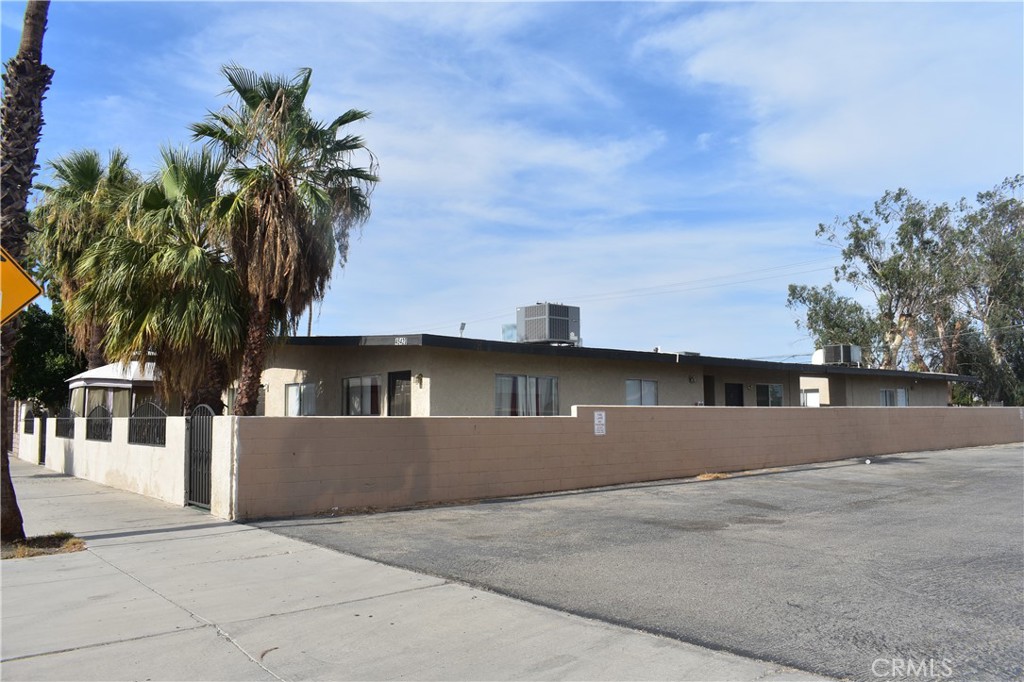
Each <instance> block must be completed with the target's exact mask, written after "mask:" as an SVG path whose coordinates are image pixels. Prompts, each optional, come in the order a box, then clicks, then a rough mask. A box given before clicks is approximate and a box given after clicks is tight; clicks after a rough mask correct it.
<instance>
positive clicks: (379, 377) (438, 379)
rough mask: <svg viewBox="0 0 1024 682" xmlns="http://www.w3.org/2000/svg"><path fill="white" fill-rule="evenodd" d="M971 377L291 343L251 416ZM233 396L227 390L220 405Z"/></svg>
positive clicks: (675, 396)
mask: <svg viewBox="0 0 1024 682" xmlns="http://www.w3.org/2000/svg"><path fill="white" fill-rule="evenodd" d="M966 380H970V378H969V377H962V376H958V375H950V374H934V373H921V372H905V371H889V370H877V369H867V368H863V367H857V366H843V365H821V364H796V363H784V362H766V361H759V360H741V359H735V358H721V357H711V356H705V355H699V354H696V353H663V352H643V351H628V350H615V349H607V348H586V347H580V346H578V345H572V344H537V343H511V342H506V341H488V340H481V339H466V338H461V337H451V336H437V335H433V334H413V335H405V336H313V337H293V338H290V339H288V341H287V343H285V344H282V345H280V346H278V347H276V348H275V349H273V350H272V351H271V353H270V354H269V358H268V361H267V364H266V369H265V370H264V372H263V378H262V384H263V392H262V396H261V398H262V399H261V401H260V407H259V410H258V414H261V415H266V416H299V415H351V416H354V415H362V416H371V415H382V416H384V415H386V416H416V417H425V416H532V415H568V414H570V411H571V408H572V406H573V405H663V406H684V405H691V406H692V405H709V406H747V407H752V406H763V407H775V406H780V407H781V406H785V407H799V406H809V407H815V406H850V407H854V406H861V407H863V406H916V407H925V406H945V405H946V404H947V401H948V393H949V384H950V382H953V381H966ZM233 398H234V391H233V390H232V391H229V394H228V400H227V402H228V403H229V404H230V403H231V402H232V400H233Z"/></svg>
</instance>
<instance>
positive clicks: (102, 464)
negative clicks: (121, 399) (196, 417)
mask: <svg viewBox="0 0 1024 682" xmlns="http://www.w3.org/2000/svg"><path fill="white" fill-rule="evenodd" d="M128 421H129V420H128V419H122V418H117V419H113V420H112V433H111V440H110V442H105V441H93V440H87V439H86V437H85V427H86V419H84V418H77V419H75V437H74V438H58V437H57V433H56V428H57V420H56V419H48V420H47V421H46V431H47V433H46V438H47V441H46V467H47V468H48V469H52V470H53V471H58V472H60V473H64V474H68V475H70V476H76V477H78V478H84V479H87V480H90V481H95V482H96V483H102V484H103V485H109V486H111V487H112V488H119V489H121V490H128V491H130V492H133V493H138V494H140V495H146V496H147V497H154V498H156V499H158V500H163V501H165V502H170V503H172V504H180V505H184V504H185V419H184V418H183V417H170V418H168V419H167V439H166V440H167V444H166V445H165V446H164V447H159V446H151V445H135V444H129V443H128Z"/></svg>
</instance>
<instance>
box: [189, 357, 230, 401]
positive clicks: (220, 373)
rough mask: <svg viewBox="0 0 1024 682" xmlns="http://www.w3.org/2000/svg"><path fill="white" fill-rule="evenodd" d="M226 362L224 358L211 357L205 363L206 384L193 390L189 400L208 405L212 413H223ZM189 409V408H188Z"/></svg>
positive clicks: (226, 376) (226, 381) (226, 384)
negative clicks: (192, 395) (193, 392)
mask: <svg viewBox="0 0 1024 682" xmlns="http://www.w3.org/2000/svg"><path fill="white" fill-rule="evenodd" d="M228 376H229V373H228V364H227V362H226V361H225V360H224V358H217V357H213V356H212V354H211V356H210V359H209V360H208V361H207V363H206V386H204V387H203V388H200V389H199V390H197V391H196V392H195V396H194V397H193V398H192V400H191V401H190V402H191V404H192V408H194V407H195V406H196V405H209V406H210V409H212V410H213V413H214V414H224V397H223V396H224V389H226V388H227V386H228ZM190 409H191V408H190Z"/></svg>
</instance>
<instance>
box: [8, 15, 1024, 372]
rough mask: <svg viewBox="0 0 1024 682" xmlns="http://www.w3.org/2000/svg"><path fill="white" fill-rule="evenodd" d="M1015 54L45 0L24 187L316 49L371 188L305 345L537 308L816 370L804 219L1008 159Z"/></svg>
mask: <svg viewBox="0 0 1024 682" xmlns="http://www.w3.org/2000/svg"><path fill="white" fill-rule="evenodd" d="M24 6H25V5H24V2H12V1H8V0H3V1H2V2H0V22H2V35H0V53H2V57H3V59H4V61H6V60H7V59H9V58H10V57H11V56H12V55H13V54H14V52H15V51H16V50H17V45H18V40H19V37H20V33H21V22H22V17H23V14H24ZM1022 55H1024V4H1022V3H1020V2H1000V3H984V2H971V3H963V4H959V3H944V2H916V3H889V2H877V3H874V2H872V3H831V2H829V3H808V2H784V3H734V2H712V3H683V2H657V3H645V2H623V3H614V2H596V3H589V2H532V3H526V2H515V3H501V2H479V3H410V2H360V3H343V2H317V3H300V2H285V3H278V2H68V1H64V0H55V1H54V2H53V4H52V5H51V8H50V18H49V26H48V29H47V32H46V37H45V42H44V47H43V61H44V62H45V63H46V64H48V65H49V66H51V67H52V68H53V69H55V75H54V78H53V83H52V85H51V88H50V91H49V93H48V96H47V98H46V100H45V102H44V110H43V111H44V117H45V121H46V123H45V127H44V129H43V138H42V141H41V143H40V153H39V162H40V165H41V166H42V170H41V176H40V179H41V180H42V179H45V175H46V163H47V162H48V161H49V160H52V159H54V158H56V157H57V156H59V155H61V154H66V153H68V152H69V151H71V150H74V149H81V148H95V149H98V150H101V151H103V152H106V151H107V150H109V149H112V148H114V147H120V148H121V149H123V150H124V151H126V152H127V153H128V154H129V155H130V157H131V159H132V163H133V165H134V167H135V168H137V169H138V170H139V171H140V172H142V173H143V174H147V175H148V174H150V173H152V172H153V171H154V170H155V168H156V166H157V161H158V159H159V149H160V147H161V145H167V146H178V145H185V144H189V143H190V137H189V132H188V125H189V124H190V123H193V122H196V121H199V120H202V119H203V117H204V116H205V115H206V114H207V112H209V111H211V110H212V111H216V110H218V109H220V108H221V107H223V106H225V105H226V104H228V103H229V101H230V100H229V99H228V98H227V97H226V96H224V95H223V92H224V90H225V87H226V80H225V79H224V76H223V75H222V73H221V72H220V69H221V67H222V65H225V64H228V63H232V62H233V63H237V64H240V65H242V66H245V67H247V68H250V69H253V70H256V71H260V72H263V71H269V72H273V73H279V74H289V75H290V74H294V72H295V71H296V70H297V69H299V68H302V67H310V68H312V70H313V76H312V90H311V93H310V96H309V99H308V103H309V105H310V107H311V109H312V111H313V113H314V115H315V116H316V117H317V118H319V119H321V120H330V119H333V118H334V117H336V116H337V115H339V114H341V113H342V112H344V111H346V110H348V109H351V108H356V109H364V110H368V111H370V112H371V114H372V116H371V118H370V119H369V120H367V121H364V122H361V123H358V124H356V125H355V126H354V127H353V129H352V131H351V132H355V133H358V134H360V135H362V136H363V137H364V138H365V140H366V143H367V147H368V148H369V149H370V150H372V152H373V154H374V155H375V157H376V159H377V162H378V163H379V175H380V178H381V182H380V183H379V185H378V186H377V188H376V190H375V191H374V193H373V195H372V208H373V213H372V216H371V217H370V219H369V221H368V222H367V223H366V225H365V226H364V227H363V228H362V230H361V231H360V234H359V236H358V237H357V238H356V239H354V240H353V243H352V247H351V250H350V254H349V261H348V264H347V265H346V266H345V267H344V269H341V268H338V269H337V270H336V271H335V274H334V277H333V279H332V284H331V290H330V292H329V293H328V295H327V297H326V299H325V300H324V301H323V302H322V304H321V305H320V306H319V307H318V308H317V309H316V310H315V316H314V322H313V333H314V334H315V335H371V334H417V333H433V334H446V335H451V336H457V335H458V334H459V328H460V323H462V322H465V323H466V328H465V336H467V337H472V338H482V339H500V338H501V325H502V324H505V323H514V322H515V319H516V315H515V310H516V307H517V306H523V305H530V304H533V303H536V302H540V301H549V302H557V303H564V304H567V305H577V306H579V307H580V308H581V336H582V341H583V344H584V345H586V346H590V347H600V348H622V349H631V350H651V349H653V348H654V347H658V348H660V349H661V350H663V351H670V352H677V351H691V352H700V353H703V354H705V355H715V356H724V357H738V358H763V359H778V360H782V359H790V360H794V361H798V362H799V361H807V360H808V359H809V356H810V354H811V352H812V351H813V350H814V348H813V346H812V342H811V340H810V338H809V337H808V335H807V333H806V331H804V330H802V329H799V328H798V327H797V326H796V324H795V321H796V320H797V319H798V317H799V313H798V312H796V311H793V310H790V309H788V308H787V307H786V294H787V286H788V285H789V284H790V283H797V284H811V285H824V284H826V283H827V282H829V281H831V279H832V272H833V268H834V267H835V266H836V265H837V264H838V263H839V252H838V250H837V248H836V247H834V246H832V245H829V244H826V243H823V242H822V241H820V240H818V239H816V237H815V229H816V227H817V226H818V224H819V223H832V222H833V221H835V220H836V219H841V218H845V217H846V216H849V215H851V214H853V213H856V212H857V211H861V210H867V209H870V208H871V206H872V204H873V202H874V201H876V200H877V199H878V198H880V197H881V195H882V194H883V193H884V192H885V191H886V190H889V189H896V188H898V187H905V188H907V189H909V190H910V191H911V192H912V193H913V194H914V195H915V196H917V197H919V198H921V199H925V200H928V201H934V202H942V201H948V202H954V201H957V200H958V199H960V198H961V197H967V198H968V199H973V198H974V196H975V195H976V194H977V193H978V192H980V191H984V190H988V189H992V188H993V187H994V186H995V185H997V184H998V183H999V182H1001V181H1002V180H1003V179H1004V178H1005V177H1008V176H1011V175H1015V174H1018V173H1022V172H1024V57H1022ZM356 161H357V162H359V163H364V162H365V159H358V158H357V159H356ZM305 327H306V321H305V320H303V321H302V323H301V331H302V333H305Z"/></svg>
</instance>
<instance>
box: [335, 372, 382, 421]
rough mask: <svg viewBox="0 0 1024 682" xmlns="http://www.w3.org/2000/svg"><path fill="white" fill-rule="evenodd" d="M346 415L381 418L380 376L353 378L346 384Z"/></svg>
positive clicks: (346, 381)
mask: <svg viewBox="0 0 1024 682" xmlns="http://www.w3.org/2000/svg"><path fill="white" fill-rule="evenodd" d="M343 390H344V393H345V395H344V398H345V404H344V406H343V407H344V414H346V415H349V416H353V417H376V416H380V376H379V375H373V376H368V377H352V378H351V379H345V382H344V387H343Z"/></svg>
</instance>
